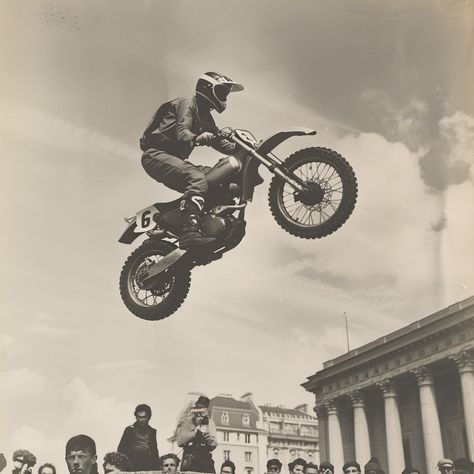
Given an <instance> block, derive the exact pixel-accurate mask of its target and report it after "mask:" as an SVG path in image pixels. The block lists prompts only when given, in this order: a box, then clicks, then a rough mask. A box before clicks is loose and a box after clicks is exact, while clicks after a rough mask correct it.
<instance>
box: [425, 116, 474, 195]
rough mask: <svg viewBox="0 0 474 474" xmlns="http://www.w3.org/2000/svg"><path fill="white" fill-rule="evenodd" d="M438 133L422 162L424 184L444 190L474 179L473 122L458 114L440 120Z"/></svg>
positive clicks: (470, 118)
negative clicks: (473, 166) (473, 169)
mask: <svg viewBox="0 0 474 474" xmlns="http://www.w3.org/2000/svg"><path fill="white" fill-rule="evenodd" d="M437 132H438V133H437V134H436V137H433V140H432V142H431V143H430V144H427V145H426V149H427V152H426V154H425V155H424V156H423V157H422V158H421V159H420V166H421V169H422V172H423V178H424V179H425V181H426V182H427V183H428V184H429V185H431V186H433V187H434V188H436V189H441V190H443V189H446V188H447V187H448V186H449V185H453V184H461V183H463V182H465V181H467V180H470V179H472V164H473V163H474V152H473V150H474V118H472V117H471V116H469V115H467V114H465V113H463V112H459V111H458V112H455V113H454V114H452V115H450V116H446V117H443V118H441V119H440V120H439V122H438V130H437Z"/></svg>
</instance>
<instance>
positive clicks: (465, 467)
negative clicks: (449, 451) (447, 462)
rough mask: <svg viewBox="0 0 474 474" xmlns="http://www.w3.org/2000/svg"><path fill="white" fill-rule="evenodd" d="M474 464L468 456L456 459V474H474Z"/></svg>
mask: <svg viewBox="0 0 474 474" xmlns="http://www.w3.org/2000/svg"><path fill="white" fill-rule="evenodd" d="M473 467H474V464H473V463H472V462H471V461H469V459H466V458H459V459H456V461H454V472H455V473H456V474H473Z"/></svg>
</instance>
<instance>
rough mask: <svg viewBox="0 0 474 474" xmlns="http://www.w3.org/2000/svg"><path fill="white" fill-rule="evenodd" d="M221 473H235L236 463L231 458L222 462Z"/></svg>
mask: <svg viewBox="0 0 474 474" xmlns="http://www.w3.org/2000/svg"><path fill="white" fill-rule="evenodd" d="M221 474H235V464H234V463H233V462H232V461H231V460H230V459H227V460H226V461H224V462H223V463H222V466H221Z"/></svg>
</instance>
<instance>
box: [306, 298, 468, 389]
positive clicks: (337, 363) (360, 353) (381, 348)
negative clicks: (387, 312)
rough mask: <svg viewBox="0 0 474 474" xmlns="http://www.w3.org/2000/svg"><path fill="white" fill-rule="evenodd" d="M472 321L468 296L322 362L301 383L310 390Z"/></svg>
mask: <svg viewBox="0 0 474 474" xmlns="http://www.w3.org/2000/svg"><path fill="white" fill-rule="evenodd" d="M473 317H474V296H471V297H469V298H466V299H465V300H462V301H460V302H458V303H455V304H452V305H450V306H448V307H447V308H444V309H442V310H440V311H437V312H436V313H433V314H430V315H429V316H426V317H424V318H422V319H420V320H418V321H415V322H413V323H411V324H409V325H407V326H404V327H402V328H401V329H398V330H397V331H394V332H392V333H390V334H387V335H386V336H383V337H379V338H378V339H375V340H374V341H372V342H369V343H368V344H365V345H363V346H361V347H358V348H357V349H353V350H352V351H350V352H347V353H346V354H343V355H340V356H338V357H335V358H334V359H331V360H328V361H326V362H324V364H323V369H322V370H320V371H318V372H316V373H315V374H314V375H311V376H310V377H308V380H307V382H305V383H303V384H302V386H303V387H304V388H306V389H307V390H309V389H310V387H311V386H312V385H313V383H314V382H316V381H317V380H321V379H323V378H325V377H327V376H332V375H335V374H337V373H339V372H343V371H345V370H347V369H349V368H351V367H353V366H356V365H359V364H361V363H364V362H367V361H369V360H373V359H375V358H377V357H379V356H381V355H386V354H388V353H389V352H391V351H395V350H399V349H401V348H403V347H407V346H409V345H410V344H413V343H416V341H420V340H422V339H423V338H425V337H430V336H433V335H436V334H438V333H439V332H440V331H444V330H446V329H449V328H450V327H453V326H455V325H456V324H463V323H464V324H466V322H468V321H471V320H472V319H473Z"/></svg>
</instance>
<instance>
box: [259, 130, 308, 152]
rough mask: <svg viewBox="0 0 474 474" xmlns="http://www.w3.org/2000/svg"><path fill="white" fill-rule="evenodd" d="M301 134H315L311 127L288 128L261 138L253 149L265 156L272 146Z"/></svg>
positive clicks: (274, 146)
mask: <svg viewBox="0 0 474 474" xmlns="http://www.w3.org/2000/svg"><path fill="white" fill-rule="evenodd" d="M301 135H316V130H312V129H311V128H291V129H288V130H283V131H281V132H278V133H275V134H273V135H271V136H270V137H268V138H266V139H265V140H263V141H262V142H261V143H260V144H259V145H258V147H257V149H256V150H255V151H256V152H257V153H259V154H260V155H263V156H265V155H267V154H268V153H270V152H271V151H272V150H273V149H274V148H276V147H277V146H278V145H279V144H280V143H282V142H284V141H285V140H288V138H290V137H294V136H301Z"/></svg>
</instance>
